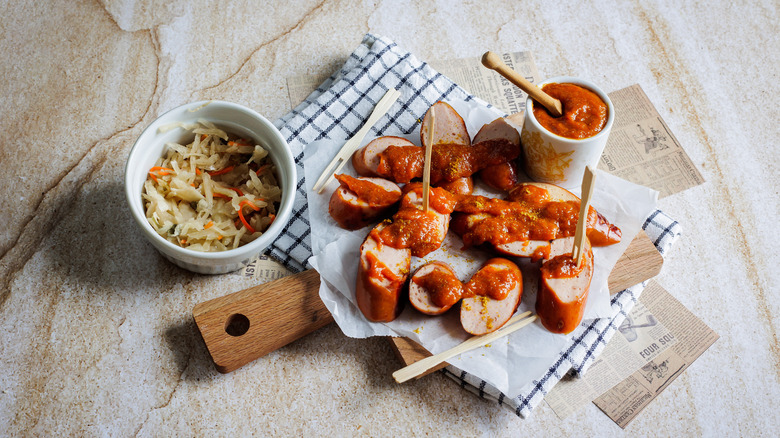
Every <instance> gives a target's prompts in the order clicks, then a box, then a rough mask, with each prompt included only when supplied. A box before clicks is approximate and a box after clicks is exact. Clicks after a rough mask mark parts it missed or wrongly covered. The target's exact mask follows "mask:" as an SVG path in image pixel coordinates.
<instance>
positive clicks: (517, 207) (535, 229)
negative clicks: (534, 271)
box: [455, 189, 580, 247]
mask: <svg viewBox="0 0 780 438" xmlns="http://www.w3.org/2000/svg"><path fill="white" fill-rule="evenodd" d="M534 195H535V196H534ZM579 209H580V204H579V202H576V201H567V202H558V201H550V200H549V197H548V196H547V191H546V190H543V189H542V190H540V191H536V190H533V189H532V191H530V192H529V193H528V195H527V196H525V197H524V198H523V199H522V200H521V201H504V200H500V199H494V198H486V197H482V196H469V197H463V198H462V199H461V200H460V202H458V204H457V206H456V208H455V210H456V211H458V212H463V213H488V214H489V216H488V217H486V218H485V219H483V220H481V221H479V222H478V223H477V224H476V225H474V226H473V227H471V228H470V229H468V230H466V232H465V233H464V234H463V235H462V236H461V237H462V240H463V243H464V245H466V246H467V247H470V246H474V245H480V244H482V243H486V242H490V243H492V244H494V245H499V244H502V243H507V242H514V241H517V240H552V239H557V238H559V237H567V236H570V235H574V231H575V230H576V226H577V217H578V216H579Z"/></svg>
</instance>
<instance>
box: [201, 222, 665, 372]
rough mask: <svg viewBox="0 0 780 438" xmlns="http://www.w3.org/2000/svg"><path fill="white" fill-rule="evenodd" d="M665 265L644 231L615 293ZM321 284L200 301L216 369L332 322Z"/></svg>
mask: <svg viewBox="0 0 780 438" xmlns="http://www.w3.org/2000/svg"><path fill="white" fill-rule="evenodd" d="M662 265H663V258H662V257H661V255H660V254H659V253H658V251H657V250H656V249H655V246H654V245H653V242H651V241H650V238H649V237H647V235H646V234H645V233H644V232H640V234H639V235H637V237H636V238H635V239H634V240H633V241H632V242H631V244H630V245H629V246H628V248H627V249H626V252H625V253H624V254H623V256H622V257H621V258H620V259H619V260H618V262H617V263H616V265H615V268H614V269H613V270H612V273H611V274H610V276H609V290H610V293H615V292H619V291H621V290H623V289H625V288H627V287H630V286H633V285H635V284H637V283H641V282H643V281H645V280H647V279H650V278H652V277H654V276H656V275H657V274H658V273H659V272H660V271H661V266H662ZM319 287H320V277H319V274H318V273H317V271H315V270H313V269H311V270H308V271H304V272H301V273H299V274H295V275H291V276H289V277H284V278H281V279H279V280H274V281H271V282H268V283H264V284H261V285H258V286H254V287H251V288H248V289H244V290H242V291H239V292H235V293H232V294H230V295H226V296H224V297H220V298H215V299H213V300H209V301H205V302H203V303H199V304H198V305H196V306H195V307H194V308H193V310H192V316H193V317H194V318H195V323H196V324H197V326H198V329H199V330H200V334H201V336H202V337H203V340H204V342H205V343H206V347H207V348H208V351H209V354H211V358H212V360H213V361H214V364H215V366H216V368H217V370H218V371H219V372H222V373H229V372H231V371H233V370H235V369H237V368H239V367H241V366H243V365H245V364H247V363H249V362H251V361H253V360H255V359H257V358H259V357H261V356H264V355H266V354H268V353H270V352H272V351H274V350H276V349H278V348H281V347H283V346H285V345H287V344H289V343H290V342H293V341H295V340H296V339H299V338H301V337H303V336H305V335H307V334H309V333H311V332H313V331H315V330H317V329H319V328H321V327H323V326H325V325H328V324H330V323H331V322H333V316H331V314H330V312H328V309H327V308H326V307H325V305H324V304H323V303H322V301H321V300H320V297H319ZM389 340H390V343H391V344H392V346H393V349H394V350H395V352H396V353H397V355H398V357H399V358H400V360H401V361H402V362H403V363H404V365H408V364H411V363H413V362H416V361H417V360H419V359H422V358H424V357H426V356H430V355H431V354H430V353H429V352H428V351H427V350H425V349H424V348H423V347H421V346H420V345H418V344H416V343H414V342H412V341H410V340H408V339H406V338H389ZM443 366H446V364H442V365H441V366H440V367H439V368H441V367H443ZM436 369H438V368H436ZM434 370H435V369H434ZM434 370H431V371H434ZM431 371H429V372H431Z"/></svg>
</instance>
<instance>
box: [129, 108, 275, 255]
mask: <svg viewBox="0 0 780 438" xmlns="http://www.w3.org/2000/svg"><path fill="white" fill-rule="evenodd" d="M176 127H180V128H182V129H185V130H186V131H188V132H190V133H191V134H192V142H191V143H189V144H187V145H182V144H178V143H168V144H167V148H168V150H167V152H166V154H165V156H164V157H161V158H160V159H159V160H157V162H156V163H155V165H154V166H153V167H152V168H151V169H149V176H148V178H147V180H146V182H144V193H143V199H144V208H145V210H146V219H147V220H148V221H149V223H150V224H151V225H152V227H153V228H154V230H155V231H157V233H158V234H160V236H162V237H163V238H165V239H166V240H168V241H169V242H173V243H175V244H177V245H179V246H181V247H183V248H189V249H191V250H194V251H225V250H228V249H235V248H238V246H239V245H242V244H245V243H249V242H251V241H253V240H255V239H256V238H258V237H260V236H262V235H263V233H264V232H265V231H266V230H267V229H268V227H269V226H270V225H271V223H273V221H274V220H275V219H276V211H277V208H278V206H279V202H280V201H281V198H282V191H281V189H280V188H279V183H278V181H277V178H276V176H275V174H276V167H275V166H274V164H273V162H272V161H271V159H270V157H268V151H267V150H266V149H264V148H263V147H262V146H261V145H259V144H255V142H254V141H253V140H252V139H249V138H241V137H238V136H235V135H229V134H228V133H227V132H226V131H224V130H223V129H220V128H218V127H217V126H216V125H214V124H213V123H211V122H209V121H206V120H199V121H197V122H195V123H176V124H174V125H171V126H168V127H162V128H161V129H163V130H164V129H170V128H176Z"/></svg>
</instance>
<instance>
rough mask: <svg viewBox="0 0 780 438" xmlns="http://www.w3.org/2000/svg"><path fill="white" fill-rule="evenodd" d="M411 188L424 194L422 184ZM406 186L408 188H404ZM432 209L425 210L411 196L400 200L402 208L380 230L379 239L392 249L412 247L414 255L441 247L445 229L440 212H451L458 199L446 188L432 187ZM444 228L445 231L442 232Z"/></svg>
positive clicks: (444, 213)
mask: <svg viewBox="0 0 780 438" xmlns="http://www.w3.org/2000/svg"><path fill="white" fill-rule="evenodd" d="M410 185H411V186H412V188H411V190H416V191H419V193H420V194H421V193H422V185H421V184H420V185H419V188H418V185H417V184H415V185H412V184H410ZM404 189H406V188H404ZM429 205H430V210H428V211H423V210H422V207H421V206H418V205H415V204H413V203H412V201H410V200H409V198H408V197H404V198H403V200H402V201H401V208H400V209H399V210H398V212H397V213H396V214H395V215H393V220H392V223H389V225H387V226H386V227H384V228H383V229H382V230H381V231H379V232H378V235H377V237H378V239H377V240H378V241H380V242H381V243H383V244H385V245H388V246H391V247H393V248H397V249H402V248H409V249H411V250H412V255H413V256H415V257H424V256H425V255H427V254H428V253H430V252H432V251H435V250H436V249H438V248H439V247H440V246H441V242H442V241H443V240H444V234H446V229H445V230H442V228H441V226H442V218H441V215H449V214H450V213H452V209H453V208H454V207H455V198H454V197H453V195H452V194H450V193H449V192H447V191H446V190H443V189H440V188H437V187H431V189H430V192H429ZM442 231H444V233H442Z"/></svg>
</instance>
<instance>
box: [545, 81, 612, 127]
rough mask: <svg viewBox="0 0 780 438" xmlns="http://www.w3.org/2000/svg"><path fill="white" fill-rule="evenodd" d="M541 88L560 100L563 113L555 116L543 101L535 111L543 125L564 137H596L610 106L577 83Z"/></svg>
mask: <svg viewBox="0 0 780 438" xmlns="http://www.w3.org/2000/svg"><path fill="white" fill-rule="evenodd" d="M542 91H544V92H545V93H547V94H549V95H550V96H552V97H554V98H556V99H558V100H560V101H561V106H562V108H563V115H562V116H561V117H553V116H552V114H550V112H549V111H547V109H546V108H545V107H544V106H543V105H541V104H534V106H533V113H534V117H535V118H536V120H537V121H538V122H539V124H540V125H542V126H544V127H545V128H546V129H547V130H548V131H550V132H552V133H553V134H556V135H560V136H561V137H566V138H571V139H575V140H581V139H583V138H589V137H593V136H594V135H596V134H598V133H599V132H601V130H602V129H604V126H606V124H607V118H608V117H609V108H607V104H606V103H605V102H604V101H603V100H601V98H600V97H599V96H598V94H596V93H594V92H593V91H590V90H588V89H587V88H583V87H581V86H579V85H574V84H555V83H552V84H546V85H544V86H542Z"/></svg>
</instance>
